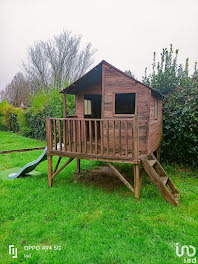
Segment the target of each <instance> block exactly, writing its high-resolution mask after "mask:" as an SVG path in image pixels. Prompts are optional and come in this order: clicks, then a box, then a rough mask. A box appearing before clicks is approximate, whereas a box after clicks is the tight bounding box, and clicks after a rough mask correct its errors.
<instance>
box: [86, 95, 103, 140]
mask: <svg viewBox="0 0 198 264" xmlns="http://www.w3.org/2000/svg"><path fill="white" fill-rule="evenodd" d="M101 105H102V95H101V94H86V95H84V118H91V119H92V118H93V119H101ZM91 125H92V139H95V129H94V122H91ZM86 131H87V132H86V133H87V135H86V136H87V139H88V140H90V135H89V123H88V122H86ZM97 135H98V139H100V123H99V122H97Z"/></svg>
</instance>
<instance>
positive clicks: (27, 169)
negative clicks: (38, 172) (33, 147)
mask: <svg viewBox="0 0 198 264" xmlns="http://www.w3.org/2000/svg"><path fill="white" fill-rule="evenodd" d="M46 152H47V147H46V148H45V149H44V151H43V153H42V154H41V156H40V157H39V158H38V159H36V160H34V161H32V162H30V163H28V164H26V165H25V166H24V167H23V168H22V169H21V170H20V171H19V172H16V173H11V174H9V175H8V179H15V178H17V177H20V176H24V175H25V174H27V173H29V172H31V171H32V170H34V169H35V168H36V166H38V165H39V164H40V163H41V162H43V161H44V160H46V159H47V156H46V155H45V154H46Z"/></svg>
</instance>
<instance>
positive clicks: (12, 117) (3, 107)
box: [0, 101, 23, 132]
mask: <svg viewBox="0 0 198 264" xmlns="http://www.w3.org/2000/svg"><path fill="white" fill-rule="evenodd" d="M21 111H23V110H22V109H20V108H18V107H14V106H12V105H11V104H9V103H8V102H7V101H3V102H1V103H0V113H1V114H0V115H1V126H2V127H3V128H6V129H7V130H9V131H13V132H18V131H19V124H18V121H17V115H18V114H19V113H20V112H21Z"/></svg>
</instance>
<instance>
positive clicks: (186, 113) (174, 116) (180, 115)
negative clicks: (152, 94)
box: [161, 85, 198, 166]
mask: <svg viewBox="0 0 198 264" xmlns="http://www.w3.org/2000/svg"><path fill="white" fill-rule="evenodd" d="M163 116H164V125H163V142H162V148H161V149H162V158H163V159H164V160H168V161H169V162H172V161H174V162H177V163H180V164H189V165H193V166H197V165H198V159H197V153H198V88H197V86H196V85H195V86H191V87H185V88H184V87H183V88H181V87H180V88H178V89H177V90H175V92H174V93H172V94H171V95H170V96H169V97H168V98H167V99H166V100H165V101H164V107H163Z"/></svg>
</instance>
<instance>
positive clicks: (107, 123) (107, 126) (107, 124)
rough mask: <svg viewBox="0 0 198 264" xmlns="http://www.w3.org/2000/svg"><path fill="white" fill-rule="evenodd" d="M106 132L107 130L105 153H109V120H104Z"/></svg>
mask: <svg viewBox="0 0 198 264" xmlns="http://www.w3.org/2000/svg"><path fill="white" fill-rule="evenodd" d="M106 132H107V155H109V120H107V121H106Z"/></svg>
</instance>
